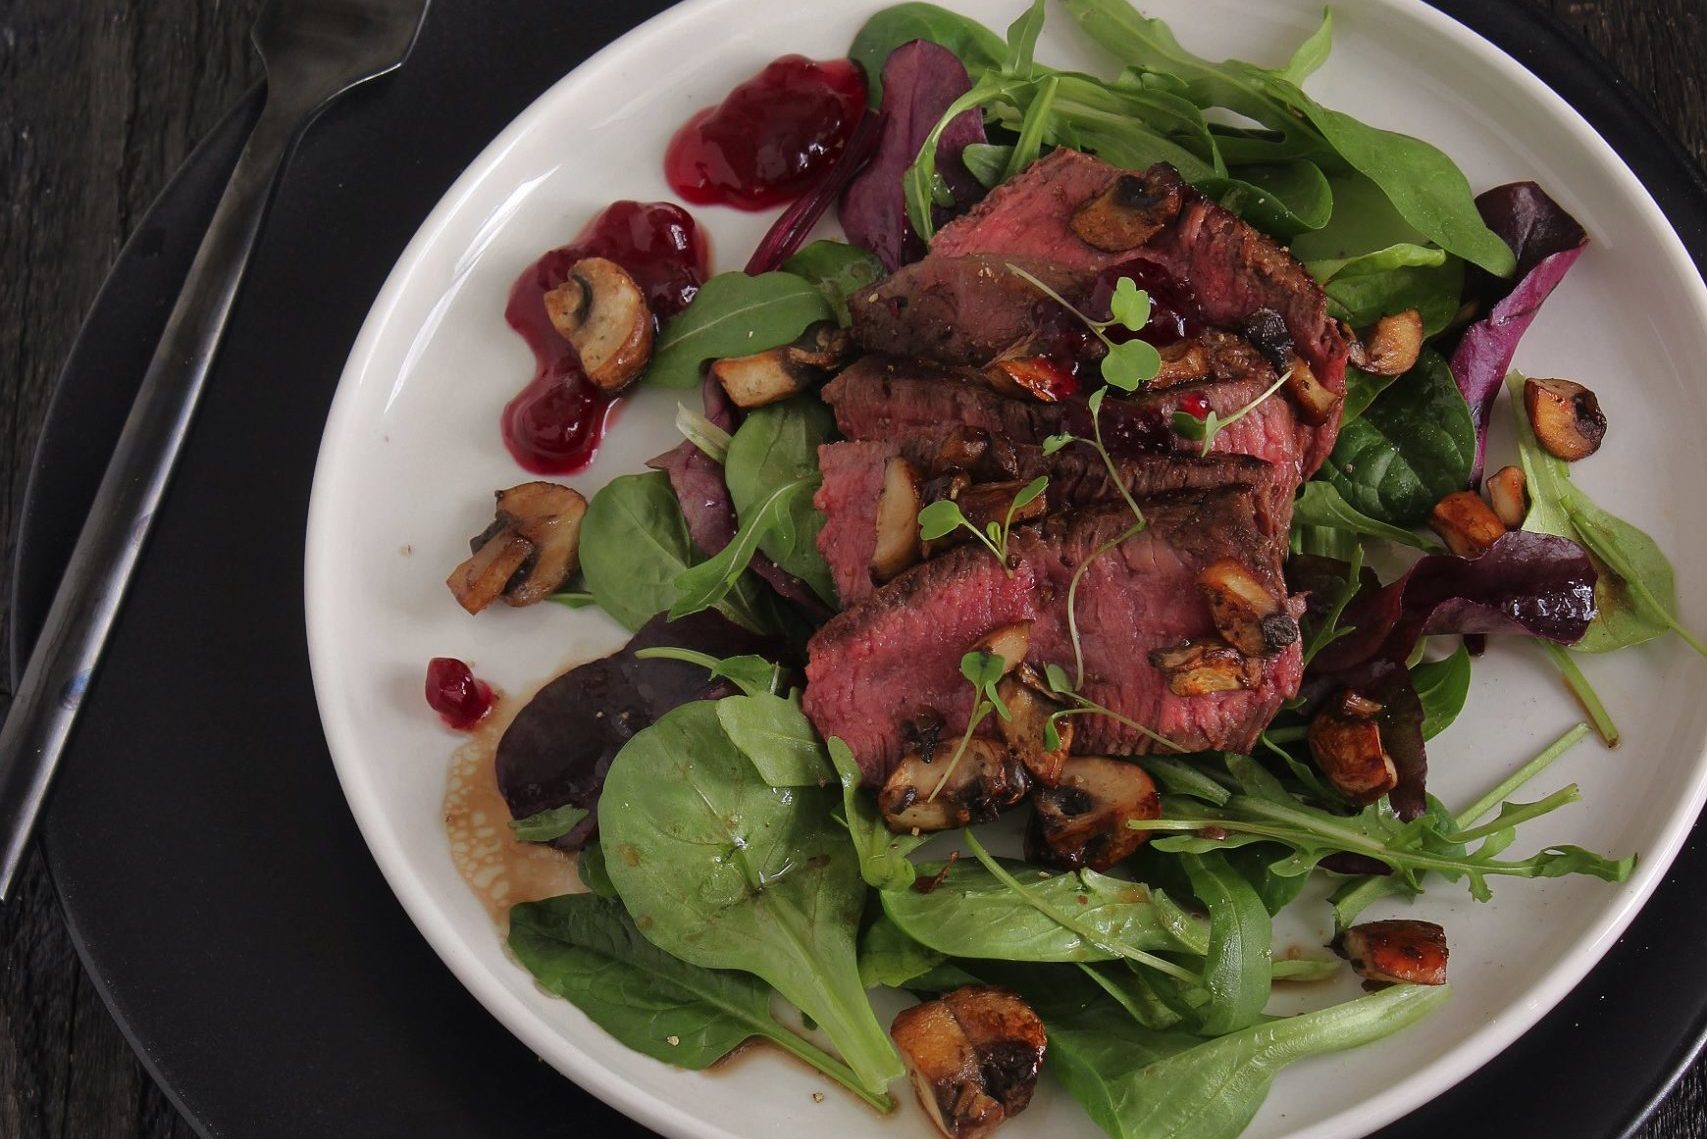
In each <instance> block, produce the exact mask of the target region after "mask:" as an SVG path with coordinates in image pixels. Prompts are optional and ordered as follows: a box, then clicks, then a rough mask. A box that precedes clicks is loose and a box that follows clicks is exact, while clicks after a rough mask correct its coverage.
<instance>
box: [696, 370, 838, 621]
mask: <svg viewBox="0 0 1707 1139" xmlns="http://www.w3.org/2000/svg"><path fill="white" fill-rule="evenodd" d="M834 432H835V420H834V418H833V416H832V415H831V412H830V409H829V408H828V407H826V406H825V405H824V403H823V402H822V401H820V400H819V399H818V398H817V397H815V396H810V395H807V396H796V397H794V398H793V399H788V400H784V401H783V402H781V403H774V404H771V405H770V406H769V407H761V408H759V409H757V410H755V411H752V412H749V413H748V415H747V418H746V420H745V421H744V422H743V423H742V424H741V426H740V428H739V429H738V430H737V431H736V432H735V437H734V438H733V439H732V440H731V441H730V443H729V458H728V460H727V461H726V462H725V463H724V465H723V477H724V481H725V483H727V485H728V487H729V497H730V499H731V500H732V501H733V502H734V504H735V514H736V516H737V517H738V518H739V519H740V520H741V522H742V524H743V525H745V524H746V523H747V521H748V520H749V519H751V518H753V517H755V515H756V514H757V513H759V512H760V511H762V510H763V509H764V504H765V502H766V501H767V500H768V499H769V498H771V497H772V495H773V494H774V493H775V491H776V490H777V488H778V487H780V486H783V485H784V484H786V483H792V482H804V483H805V484H806V487H805V489H803V490H801V491H797V492H794V493H791V494H789V495H788V496H786V497H785V498H784V499H783V500H782V501H781V502H780V503H778V504H777V505H776V507H775V508H774V509H776V510H777V511H779V512H780V513H779V514H778V516H777V518H776V520H775V525H774V526H772V527H771V528H770V529H768V530H767V531H765V532H764V533H761V534H760V535H759V549H760V550H762V551H763V552H764V554H765V556H766V557H768V558H770V560H771V561H773V562H775V563H776V564H777V565H778V566H780V567H782V569H784V570H785V571H787V572H788V573H791V574H793V575H794V576H795V577H798V578H800V579H801V580H802V581H804V582H805V583H806V584H807V585H808V586H810V587H811V589H812V591H813V592H814V593H816V594H817V595H818V596H819V597H821V598H823V600H824V601H825V602H827V603H828V604H830V605H835V604H836V586H835V582H834V580H833V579H832V578H831V576H830V567H829V565H828V564H827V563H826V562H825V561H824V555H823V554H821V553H819V552H818V531H819V530H821V529H823V526H824V516H823V514H821V513H819V511H818V510H817V508H815V507H814V506H813V505H812V495H813V494H814V493H816V491H817V489H818V487H819V485H820V484H821V482H822V476H821V475H820V474H819V472H818V447H819V445H820V444H823V443H827V442H829V441H830V439H831V438H832V437H833V435H834Z"/></svg>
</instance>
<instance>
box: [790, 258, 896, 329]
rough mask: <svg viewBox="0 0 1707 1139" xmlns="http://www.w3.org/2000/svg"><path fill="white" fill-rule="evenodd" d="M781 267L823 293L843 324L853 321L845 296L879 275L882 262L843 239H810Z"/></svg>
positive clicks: (869, 283)
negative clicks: (808, 243)
mask: <svg viewBox="0 0 1707 1139" xmlns="http://www.w3.org/2000/svg"><path fill="white" fill-rule="evenodd" d="M782 271H783V272H785V273H793V274H794V275H795V276H796V277H799V278H800V279H801V280H803V281H806V282H807V283H809V284H810V285H812V287H813V288H815V289H817V290H818V291H819V292H820V293H823V294H824V299H825V300H827V301H829V302H830V307H831V308H832V309H834V310H835V311H836V320H837V321H839V322H840V323H841V326H842V327H843V328H847V327H848V326H849V325H851V324H852V323H853V317H852V316H851V315H849V313H848V298H849V297H851V296H853V295H854V294H855V293H858V292H859V291H861V290H862V289H869V288H870V287H871V286H872V285H875V284H876V283H877V282H879V281H881V280H882V279H883V262H881V261H879V260H878V259H877V255H876V254H874V253H872V252H871V251H870V250H868V249H861V248H860V247H859V246H857V245H849V244H848V243H847V242H845V241H828V240H824V241H814V242H813V243H812V244H811V245H808V246H807V247H806V248H805V249H802V250H801V251H800V252H799V253H796V254H795V255H794V256H793V257H790V258H789V259H788V260H787V261H784V262H783V263H782Z"/></svg>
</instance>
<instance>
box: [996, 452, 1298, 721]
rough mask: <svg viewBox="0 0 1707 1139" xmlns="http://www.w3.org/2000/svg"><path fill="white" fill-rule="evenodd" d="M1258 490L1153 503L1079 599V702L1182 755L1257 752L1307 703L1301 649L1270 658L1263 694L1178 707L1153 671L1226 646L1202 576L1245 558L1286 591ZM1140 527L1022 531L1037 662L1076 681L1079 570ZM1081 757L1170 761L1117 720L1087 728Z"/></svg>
mask: <svg viewBox="0 0 1707 1139" xmlns="http://www.w3.org/2000/svg"><path fill="white" fill-rule="evenodd" d="M1252 498H1253V495H1252V491H1251V489H1250V488H1249V487H1247V486H1238V485H1230V486H1224V487H1220V488H1216V489H1213V490H1202V491H1181V492H1177V493H1174V494H1169V495H1164V496H1161V497H1158V498H1153V499H1150V500H1148V501H1147V502H1145V503H1143V504H1142V505H1143V508H1144V515H1145V519H1146V520H1147V521H1148V522H1149V527H1148V528H1147V529H1146V530H1145V531H1144V532H1142V533H1141V534H1139V535H1137V536H1136V537H1134V538H1130V539H1128V540H1127V541H1126V542H1124V543H1122V544H1121V545H1119V546H1117V547H1115V548H1114V549H1112V550H1110V551H1108V552H1105V553H1103V554H1102V555H1101V556H1100V557H1097V558H1096V559H1095V560H1094V561H1093V562H1092V563H1091V564H1090V566H1089V568H1087V569H1086V570H1085V571H1084V576H1083V578H1082V579H1081V581H1080V582H1079V588H1078V593H1077V602H1076V604H1077V612H1078V628H1079V634H1080V644H1081V645H1082V646H1083V650H1084V660H1085V679H1084V683H1083V684H1082V686H1081V688H1080V691H1081V694H1082V695H1084V696H1085V697H1086V698H1087V699H1089V700H1091V701H1094V702H1095V703H1097V704H1100V705H1102V706H1103V707H1105V708H1108V709H1110V710H1112V711H1114V712H1118V713H1119V714H1120V715H1122V716H1125V717H1127V718H1128V719H1131V720H1134V721H1136V722H1137V723H1140V724H1143V725H1145V726H1147V727H1149V728H1150V729H1152V730H1153V731H1155V732H1157V733H1159V734H1160V735H1162V736H1163V737H1164V738H1166V739H1168V740H1170V741H1172V743H1173V744H1174V745H1175V746H1176V747H1178V748H1179V749H1180V750H1183V751H1188V752H1191V751H1214V750H1228V751H1239V752H1248V751H1249V750H1250V749H1251V748H1252V747H1253V746H1255V744H1256V740H1257V735H1258V733H1260V732H1261V731H1262V729H1263V728H1264V727H1265V726H1266V725H1267V724H1268V722H1269V721H1270V720H1271V719H1273V718H1274V715H1275V713H1276V712H1278V711H1279V710H1280V706H1281V704H1282V703H1284V702H1285V701H1286V700H1288V699H1290V698H1291V697H1292V696H1294V695H1296V694H1297V691H1298V684H1299V681H1300V679H1301V678H1302V675H1303V653H1302V650H1301V648H1300V646H1299V645H1298V644H1297V643H1296V642H1294V643H1293V644H1292V645H1289V646H1288V647H1287V648H1285V649H1284V650H1282V651H1281V652H1280V653H1278V654H1276V655H1275V656H1272V657H1268V658H1264V659H1263V660H1262V662H1261V664H1262V679H1261V681H1260V683H1259V684H1257V686H1256V687H1254V688H1252V689H1248V690H1239V691H1233V692H1218V693H1210V694H1206V695H1198V696H1178V695H1175V694H1174V693H1173V692H1172V691H1171V690H1170V689H1169V687H1168V681H1167V677H1166V676H1165V675H1164V674H1163V673H1162V672H1161V670H1160V669H1158V668H1156V667H1155V666H1154V665H1152V664H1151V663H1150V659H1149V657H1150V653H1151V652H1152V651H1153V650H1157V649H1168V648H1173V647H1175V646H1178V645H1180V644H1182V643H1183V642H1186V641H1193V642H1195V641H1201V640H1203V639H1205V638H1208V637H1212V636H1214V635H1215V626H1214V623H1213V621H1212V620H1211V619H1210V615H1209V609H1208V606H1207V604H1206V603H1205V602H1204V600H1203V598H1202V596H1201V593H1200V592H1199V589H1198V586H1197V576H1198V574H1199V573H1201V572H1202V571H1203V569H1205V568H1206V567H1207V566H1209V565H1210V564H1211V563H1212V562H1215V561H1217V560H1219V559H1221V558H1227V557H1231V558H1237V559H1238V560H1239V561H1240V562H1241V563H1242V564H1244V565H1246V566H1248V567H1250V568H1251V569H1252V570H1253V571H1255V572H1256V573H1257V575H1258V576H1259V577H1261V578H1263V579H1264V580H1267V581H1269V582H1270V583H1271V584H1272V585H1273V586H1274V588H1275V589H1276V590H1281V589H1283V588H1284V586H1283V584H1282V579H1281V556H1282V552H1283V549H1284V547H1283V546H1282V545H1281V544H1280V543H1279V542H1278V541H1276V540H1275V539H1274V538H1271V537H1269V536H1267V535H1265V534H1262V533H1261V532H1260V531H1258V530H1257V529H1256V528H1255V527H1254V526H1253V525H1252V522H1251V520H1252V517H1253V515H1254V511H1255V506H1254V503H1253V501H1252ZM1131 523H1132V515H1131V513H1130V512H1129V511H1127V510H1126V508H1125V507H1123V506H1104V507H1098V508H1095V509H1091V510H1085V511H1080V512H1077V513H1075V514H1069V515H1058V516H1055V517H1052V518H1050V519H1049V520H1048V521H1047V522H1046V523H1045V524H1044V525H1043V526H1041V527H1037V528H1028V529H1025V530H1023V531H1015V533H1014V536H1013V539H1012V547H1011V548H1012V549H1013V550H1014V553H1015V556H1016V557H1017V558H1018V560H1019V563H1020V564H1021V565H1023V566H1025V567H1026V568H1027V569H1029V570H1030V571H1031V573H1032V575H1033V576H1034V578H1035V580H1036V582H1037V587H1036V588H1037V609H1038V617H1037V619H1036V621H1035V622H1034V623H1033V625H1032V630H1031V652H1030V656H1029V658H1028V659H1029V660H1030V662H1031V663H1032V664H1033V665H1035V666H1036V667H1038V668H1042V667H1043V666H1044V665H1046V664H1057V665H1060V666H1062V667H1063V668H1065V669H1066V670H1067V672H1068V675H1072V673H1073V663H1074V658H1073V643H1072V636H1071V630H1070V626H1069V625H1068V608H1067V595H1068V590H1069V588H1070V586H1071V583H1072V578H1073V574H1074V572H1075V570H1076V569H1077V568H1078V567H1079V566H1080V565H1081V564H1083V563H1084V561H1085V559H1087V558H1089V557H1091V556H1092V554H1093V553H1094V552H1095V551H1096V550H1097V549H1099V548H1100V547H1101V546H1102V545H1103V544H1104V543H1106V542H1108V541H1110V540H1112V539H1113V538H1115V537H1117V536H1118V535H1119V534H1121V533H1122V532H1123V531H1124V530H1126V529H1127V528H1128V527H1129V526H1130V525H1131ZM1074 729H1075V730H1074V735H1073V751H1074V752H1076V753H1078V754H1080V755H1144V754H1148V753H1150V752H1153V751H1166V750H1169V749H1167V748H1165V747H1162V746H1161V745H1158V744H1157V743H1156V741H1155V740H1153V739H1152V738H1150V737H1149V736H1146V735H1145V734H1143V733H1141V732H1138V731H1136V730H1134V729H1133V728H1130V727H1127V726H1125V725H1123V724H1121V723H1119V722H1118V721H1115V720H1112V719H1110V718H1108V717H1107V716H1098V715H1088V716H1081V717H1077V718H1076V722H1075V725H1074Z"/></svg>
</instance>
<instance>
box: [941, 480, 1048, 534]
mask: <svg viewBox="0 0 1707 1139" xmlns="http://www.w3.org/2000/svg"><path fill="white" fill-rule="evenodd" d="M1025 487H1026V484H1025V483H1023V482H1018V481H1014V482H986V483H974V484H972V485H971V486H969V487H967V488H966V489H965V490H963V491H961V492H960V495H959V497H958V498H956V499H955V501H956V502H958V503H959V504H960V513H962V514H964V515H965V516H966V521H968V522H970V523H972V525H974V526H976V527H977V528H978V529H980V530H983V529H984V528H985V527H986V526H988V525H989V524H990V523H992V522H995V523H999V524H1006V523H1007V522H1009V521H1010V520H1011V521H1012V522H1014V523H1015V524H1017V523H1020V522H1031V521H1033V520H1035V519H1038V518H1042V517H1043V516H1044V515H1045V514H1047V513H1048V512H1049V501H1048V500H1049V492H1048V491H1047V490H1045V491H1044V492H1043V493H1042V494H1040V495H1038V496H1037V497H1036V498H1034V499H1032V500H1031V501H1030V502H1028V503H1026V504H1025V505H1024V506H1021V507H1019V508H1018V509H1014V500H1015V499H1017V498H1018V497H1019V492H1020V491H1022V490H1024V489H1025Z"/></svg>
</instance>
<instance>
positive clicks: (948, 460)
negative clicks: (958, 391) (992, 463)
mask: <svg viewBox="0 0 1707 1139" xmlns="http://www.w3.org/2000/svg"><path fill="white" fill-rule="evenodd" d="M989 451H990V433H989V432H988V431H981V430H979V429H978V428H976V427H967V426H965V425H959V426H955V427H953V428H950V429H949V431H948V432H947V433H946V434H945V435H943V436H942V439H941V441H940V442H939V443H938V444H937V449H936V454H934V455H932V456H931V459H930V473H931V475H933V476H936V475H945V474H950V473H956V472H962V471H970V470H971V469H972V468H974V467H976V466H977V465H978V463H979V462H980V461H981V460H982V459H983V458H984V456H985V455H987V454H988V453H989Z"/></svg>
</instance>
